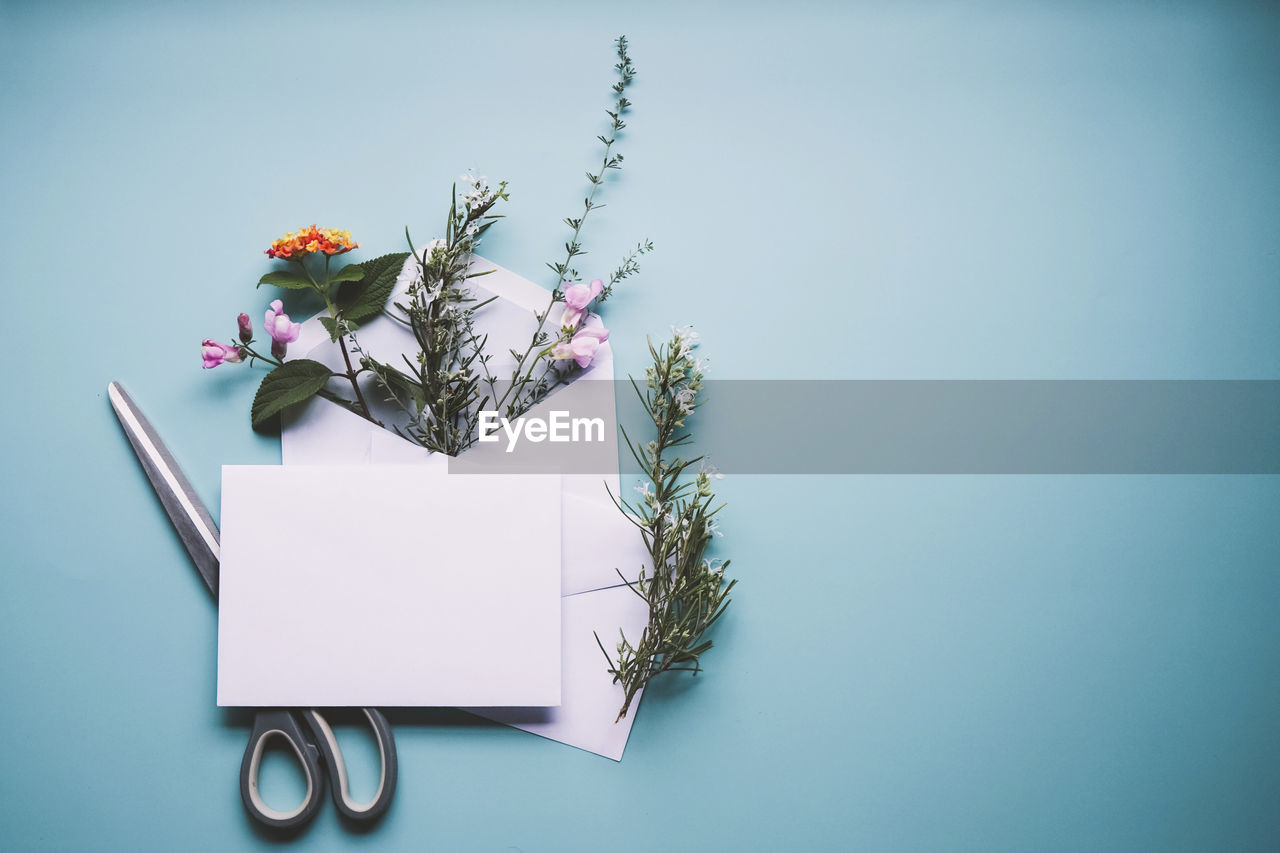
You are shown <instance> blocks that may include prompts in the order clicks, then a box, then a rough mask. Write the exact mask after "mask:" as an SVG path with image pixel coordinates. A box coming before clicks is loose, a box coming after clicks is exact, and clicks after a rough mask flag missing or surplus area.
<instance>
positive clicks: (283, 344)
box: [271, 338, 289, 361]
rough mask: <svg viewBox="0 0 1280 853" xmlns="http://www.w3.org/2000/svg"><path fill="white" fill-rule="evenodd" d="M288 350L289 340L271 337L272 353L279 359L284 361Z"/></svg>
mask: <svg viewBox="0 0 1280 853" xmlns="http://www.w3.org/2000/svg"><path fill="white" fill-rule="evenodd" d="M288 351H289V342H288V341H282V340H278V339H276V338H272V339H271V355H272V356H273V357H274V358H275V359H276V360H277V361H284V354H285V353H286V352H288Z"/></svg>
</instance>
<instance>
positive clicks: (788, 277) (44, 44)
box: [0, 2, 1280, 851]
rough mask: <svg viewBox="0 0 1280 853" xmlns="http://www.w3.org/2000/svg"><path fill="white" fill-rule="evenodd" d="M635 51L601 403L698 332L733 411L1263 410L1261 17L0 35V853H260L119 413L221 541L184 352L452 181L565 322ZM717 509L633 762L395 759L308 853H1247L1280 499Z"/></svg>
mask: <svg viewBox="0 0 1280 853" xmlns="http://www.w3.org/2000/svg"><path fill="white" fill-rule="evenodd" d="M620 32H626V33H627V34H628V35H629V36H630V37H631V39H632V42H633V55H634V57H635V60H636V64H637V65H638V67H639V70H640V77H639V79H638V80H637V82H636V85H635V89H634V96H633V100H634V102H635V108H634V110H633V112H632V114H631V117H630V118H631V127H630V128H629V129H628V131H627V134H626V136H625V138H624V139H623V141H622V142H621V144H620V146H619V147H620V150H621V151H622V152H623V153H624V154H625V155H626V158H627V159H626V169H625V171H623V172H622V173H621V176H620V179H619V180H617V181H615V182H613V183H611V184H610V185H609V186H608V187H607V188H606V190H605V192H604V197H603V200H604V201H605V202H607V203H608V204H609V206H608V207H607V208H605V209H604V210H601V211H599V214H600V216H599V218H598V219H596V220H594V221H592V222H590V223H589V225H588V230H587V233H586V240H587V243H588V248H589V249H590V250H591V251H592V254H591V255H590V256H588V259H587V261H588V263H584V264H583V267H582V268H583V271H584V272H587V273H588V274H599V273H601V272H604V271H607V270H608V269H610V268H611V267H612V264H614V263H616V259H617V258H618V257H620V256H621V254H622V252H623V251H624V250H625V249H626V248H627V247H628V245H630V244H632V243H634V242H635V241H636V240H638V239H640V238H643V237H651V238H652V239H653V240H654V241H655V242H656V244H657V247H658V251H657V252H656V253H655V254H654V255H653V256H652V258H651V259H649V260H647V261H646V263H645V264H644V271H643V274H642V276H641V278H640V279H638V280H636V281H635V282H634V285H632V284H631V283H628V286H627V288H626V290H625V292H620V294H619V295H618V297H617V298H616V301H614V302H611V303H610V304H609V305H608V306H607V308H608V309H609V311H608V315H607V316H608V323H609V325H610V326H611V327H612V328H613V329H614V338H613V340H614V342H615V351H616V353H617V354H618V358H619V361H620V364H621V367H622V368H623V370H624V371H631V372H637V371H639V370H640V369H642V368H643V365H644V362H645V355H644V345H643V344H644V336H645V335H646V334H649V333H658V334H661V333H662V332H664V331H665V330H666V328H667V326H668V325H669V324H672V323H684V322H693V323H695V324H696V325H697V327H698V328H699V329H700V330H701V332H702V334H703V339H704V354H706V355H709V356H710V357H711V360H712V368H713V375H714V376H717V377H721V378H785V377H792V376H798V377H810V378H934V379H953V378H1032V379H1035V378H1046V379H1052V378H1072V379H1081V378H1268V379H1276V378H1280V336H1277V334H1276V322H1277V318H1278V317H1280V255H1278V254H1277V252H1278V250H1280V233H1278V232H1280V168H1278V167H1277V161H1276V153H1277V151H1280V98H1277V97H1276V93H1277V91H1280V8H1278V7H1277V6H1276V5H1275V4H1259V5H1258V6H1249V5H1241V4H1234V3H1206V4H1191V3H1160V4H1156V3H1103V2H1098V3H1078V4H1063V5H1061V6H1048V5H1028V4H1014V3H982V4H965V5H964V6H960V5H959V4H956V5H945V4H940V3H882V4H836V3H831V4H819V3H809V2H790V3H786V4H778V5H776V6H765V5H755V4H749V3H748V4H742V3H739V4H735V5H734V6H732V7H728V6H725V7H714V6H709V5H706V6H704V5H701V4H697V3H692V2H680V3H672V4H658V5H655V4H644V5H643V6H641V5H640V4H635V5H634V6H623V5H620V4H618V5H606V4H599V3H583V4H581V5H573V4H567V3H566V4H558V5H555V6H548V7H534V6H531V5H526V4H517V3H510V4H508V3H502V2H490V3H485V4H448V5H443V4H442V5H440V6H439V7H428V6H426V5H419V4H403V5H393V4H387V3H374V4H328V3H305V4H304V3H290V4H270V5H265V4H264V5H262V6H261V7H259V6H258V5H257V4H242V5H228V6H223V7H218V8H213V7H206V6H200V5H195V4H188V3H158V2H157V3H150V4H132V5H122V4H109V3H56V4H55V3H40V4H37V3H30V4H25V3H16V2H5V3H3V4H0V83H2V89H0V115H2V116H3V118H2V119H0V199H3V201H2V202H0V234H3V247H4V283H3V293H4V297H3V298H4V308H5V316H6V322H5V324H4V325H5V331H4V343H5V349H6V355H7V363H8V368H9V369H8V370H7V371H5V374H4V378H3V395H4V403H3V411H4V414H5V417H4V424H5V425H4V428H3V429H4V441H3V444H2V445H0V470H2V471H3V481H4V484H3V489H2V490H0V513H2V514H0V535H2V536H3V539H2V540H0V544H2V545H3V560H2V562H3V570H2V571H0V649H2V652H0V655H2V657H0V685H3V690H4V694H3V699H4V701H3V702H2V703H0V733H3V736H4V739H5V747H4V750H3V754H4V760H3V773H2V776H0V778H2V779H3V781H0V840H3V842H4V843H3V845H0V846H5V847H7V848H9V849H37V848H64V849H112V848H118V849H139V850H141V849H156V850H170V849H209V850H227V849H243V848H248V847H252V846H269V845H270V844H271V839H269V838H268V837H267V836H264V835H260V834H258V833H257V832H256V831H255V830H254V829H253V828H252V827H251V825H250V824H249V822H248V821H247V819H246V818H245V816H244V814H243V813H242V811H241V806H240V802H239V793H238V789H237V785H236V774H237V772H238V769H239V763H240V755H241V751H242V749H243V746H244V740H245V737H246V735H247V721H246V720H245V719H244V717H243V716H240V715H237V714H232V713H224V712H222V711H220V710H219V709H218V708H216V707H215V705H214V665H215V658H214V638H215V630H216V616H215V611H214V607H213V606H212V604H211V602H210V601H209V600H208V597H207V596H206V594H205V593H204V591H203V589H202V587H201V586H200V584H199V581H198V579H197V576H196V574H195V572H194V571H193V570H192V569H191V567H190V565H189V563H188V561H187V559H186V557H185V555H184V553H183V551H182V550H181V547H180V545H179V544H178V542H177V540H176V538H175V537H174V536H173V535H172V533H171V532H170V530H169V527H168V524H167V522H166V521H165V519H164V517H163V515H162V514H161V512H160V510H159V508H158V505H157V503H156V501H155V499H154V498H153V496H152V494H151V492H150V490H149V488H148V486H147V484H146V482H145V481H144V480H143V478H142V476H141V474H140V472H139V470H138V468H137V465H136V463H135V461H134V458H133V456H132V453H131V452H130V450H129V448H128V446H127V444H126V443H125V441H124V440H123V438H122V436H121V434H120V431H119V428H118V427H117V425H116V423H115V420H114V418H113V416H112V415H111V413H110V409H109V407H108V405H107V402H106V400H105V394H104V391H105V386H106V384H107V382H108V381H109V380H111V379H120V380H123V381H124V382H125V383H126V385H127V387H128V388H129V389H130V390H131V391H132V392H133V394H134V396H135V397H136V398H137V399H138V401H139V402H140V404H141V405H142V406H143V408H144V409H145V410H146V411H147V412H148V413H149V415H150V416H151V418H152V420H153V421H154V422H155V424H156V425H157V427H158V428H159V429H160V431H161V432H162V433H163V435H164V436H165V437H166V439H167V440H168V441H169V443H170V445H171V447H172V449H173V451H174V453H175V454H176V455H177V456H178V457H179V458H180V459H181V460H182V462H183V463H184V466H185V468H186V470H187V472H188V474H189V475H190V477H191V479H192V480H193V482H194V483H195V485H196V487H197V488H198V490H199V491H200V493H201V495H202V496H204V498H205V499H206V501H207V502H209V503H210V505H211V506H214V507H216V506H217V501H218V496H219V486H218V478H219V466H220V465H222V464H223V463H271V462H273V461H276V460H278V458H279V455H278V454H279V448H278V442H277V441H275V440H272V439H270V438H265V437H261V436H257V435H255V434H253V433H252V432H251V431H250V430H249V425H248V414H247V413H248V406H249V401H250V399H251V397H252V394H253V390H254V387H255V384H256V376H250V375H249V371H246V370H245V369H231V368H223V369H220V370H218V371H210V372H203V371H201V370H200V367H199V361H198V357H197V349H198V344H199V341H200V339H201V338H203V337H206V336H213V337H220V338H226V337H229V336H230V335H231V334H232V333H233V331H234V318H235V315H236V314H237V313H238V312H240V311H247V312H249V313H250V314H252V315H253V316H254V317H260V316H261V312H262V311H263V310H264V307H265V303H266V301H267V300H268V298H270V297H273V296H274V295H275V294H268V293H266V292H260V291H255V290H254V287H253V285H254V282H255V281H256V280H257V278H258V277H259V276H260V275H261V274H262V273H263V272H264V271H266V270H267V269H268V268H269V265H268V262H267V260H266V259H265V258H264V257H263V255H262V250H263V249H264V248H265V247H266V245H267V243H268V242H269V241H270V240H271V239H272V238H273V237H275V236H277V235H278V234H280V233H282V232H284V231H286V230H292V229H294V228H297V227H298V226H300V225H304V224H308V223H311V222H318V223H320V224H322V225H334V226H339V227H345V228H350V229H351V230H352V232H353V233H354V235H355V236H356V238H357V239H358V240H359V241H360V242H361V243H362V244H363V248H362V250H361V251H360V253H358V255H356V256H355V257H371V256H372V255H374V254H380V253H382V252H385V251H393V250H399V249H400V248H401V246H402V242H401V234H402V233H403V228H404V226H405V225H408V226H410V227H411V228H412V229H413V232H414V234H415V235H417V236H420V237H422V238H427V237H429V236H433V235H432V233H431V232H432V230H433V228H434V227H435V223H437V222H439V221H440V219H441V217H442V213H443V205H444V204H445V202H446V193H447V190H448V185H449V183H450V181H452V180H453V179H454V177H455V176H456V175H457V174H458V173H459V172H461V171H462V170H463V169H465V168H467V167H469V166H475V167H477V168H478V170H479V171H480V172H482V173H484V174H486V175H488V176H489V177H490V178H491V179H492V180H497V179H499V178H505V179H507V180H509V181H511V192H512V201H511V203H510V205H509V208H508V211H507V212H508V213H509V214H510V218H509V219H508V220H506V221H505V222H504V223H503V224H502V225H501V226H500V227H499V228H497V229H495V230H494V231H493V232H492V237H491V238H490V239H488V240H487V243H486V245H485V247H484V251H485V253H486V254H488V255H489V256H490V257H492V258H493V259H494V260H496V261H498V262H499V263H502V264H504V265H506V266H508V267H510V268H512V269H515V270H517V271H520V272H522V273H524V274H526V275H529V276H531V277H535V278H537V279H538V280H539V281H544V282H546V283H547V284H548V285H549V284H550V283H551V282H550V280H549V278H548V276H547V275H546V273H545V269H544V267H543V266H542V265H543V263H544V262H545V261H548V260H552V259H555V258H558V257H559V254H560V251H561V250H560V245H561V243H562V241H563V240H564V238H565V228H564V226H563V225H562V224H561V223H560V220H561V219H562V218H563V217H565V216H568V215H571V214H573V213H574V212H575V211H576V210H577V206H578V205H579V203H580V199H581V197H582V194H583V190H584V181H583V178H582V174H583V172H584V170H585V169H587V168H588V167H589V166H590V165H591V164H592V163H593V161H594V159H595V157H596V155H597V152H596V143H595V142H594V136H595V134H597V133H600V132H603V131H604V129H605V118H604V116H603V113H602V112H601V108H602V106H603V105H604V104H605V102H606V98H607V95H608V90H607V86H608V85H609V84H610V83H611V78H610V70H609V66H610V64H611V62H612V52H611V46H610V40H611V39H612V37H613V36H615V35H616V34H618V33H620ZM593 260H594V261H597V262H598V263H597V264H595V265H592V264H591V263H590V261H593ZM706 417H708V418H711V417H715V415H714V409H713V408H709V409H707V410H706ZM835 430H838V425H833V431H835ZM777 440H778V441H780V442H781V441H786V436H778V438H777ZM761 452H768V448H767V447H762V448H761ZM721 485H722V487H723V488H722V491H723V495H724V497H726V498H727V499H728V501H729V504H730V505H729V509H728V510H727V512H726V515H725V519H724V528H725V530H726V531H727V534H728V535H727V537H726V538H725V539H724V540H721V545H722V550H723V551H724V553H725V554H726V555H727V556H732V557H733V558H734V568H735V569H736V572H735V573H736V575H737V576H738V577H740V578H741V579H742V582H741V587H740V589H739V591H738V593H737V595H736V597H735V602H734V604H733V607H732V608H731V609H730V613H729V615H728V616H727V617H726V619H725V621H724V623H723V624H722V626H721V627H720V628H719V629H718V634H717V635H716V639H717V641H718V644H717V648H716V649H715V650H714V651H713V652H712V653H711V654H710V655H709V656H708V658H707V660H706V664H707V672H706V673H705V675H704V676H700V677H698V678H697V679H693V680H690V679H687V678H680V679H676V678H673V679H670V680H668V681H667V682H666V683H663V684H661V685H657V686H655V687H654V689H653V690H652V691H651V692H650V694H649V695H647V696H646V697H645V700H644V704H643V706H642V707H641V709H640V711H639V717H638V721H637V723H636V727H635V730H634V734H633V735H632V738H631V742H630V745H629V747H628V749H627V754H626V758H625V760H624V761H623V762H622V763H621V764H614V763H613V762H611V761H607V760H605V759H602V758H599V757H596V756H592V755H589V754H587V753H583V752H579V751H577V750H573V749H570V748H568V747H564V746H561V745H557V744H554V743H551V742H548V741H544V740H541V739H538V738H534V737H530V736H528V735H526V734H523V733H520V732H517V731H514V730H509V729H504V728H500V727H497V726H491V725H488V724H484V723H479V722H475V721H472V720H471V719H470V718H467V717H465V716H463V715H461V714H457V713H453V712H436V713H432V714H426V715H419V716H416V717H412V718H403V717H402V718H400V719H398V720H397V722H399V723H400V725H399V726H398V729H397V736H398V738H399V745H400V755H401V762H402V765H401V766H402V774H401V784H400V790H399V793H398V799H397V801H396V803H395V805H394V807H393V811H392V812H391V814H390V815H389V817H388V819H387V820H386V822H385V823H384V824H383V825H382V826H380V827H379V828H377V829H376V830H375V831H374V832H372V833H369V834H366V835H360V834H352V833H350V832H348V831H346V830H345V829H344V828H343V827H342V826H340V825H339V823H338V820H337V818H336V817H335V815H334V812H333V810H332V809H331V808H326V809H325V811H324V813H323V814H322V816H321V817H320V819H319V820H318V822H317V823H316V824H315V825H314V826H313V827H312V828H311V829H310V831H309V832H308V833H306V834H305V835H303V836H302V837H301V838H299V839H297V840H296V841H295V842H294V843H295V844H296V845H297V846H298V848H299V849H330V848H346V847H366V846H367V847H373V848H385V849H397V848H413V849H438V850H505V849H520V850H526V851H533V850H546V851H554V850H585V851H595V850H631V849H634V850H642V849H666V848H671V849H677V850H698V849H726V850H730V849H733V850H737V849H783V848H791V849H806V850H813V849H846V848H855V847H856V848H859V849H893V850H938V849H954V850H984V851H985V850H1014V849H1020V850H1027V849H1035V850H1051V849H1064V850H1078V849H1092V850H1134V849H1160V850H1184V849H1185V850H1203V849H1241V850H1247V849H1274V846H1275V844H1276V839H1277V837H1278V834H1280V810H1277V809H1276V802H1277V796H1278V795H1280V630H1278V622H1277V617H1278V616H1280V525H1278V524H1277V510H1278V509H1280V481H1277V479H1276V478H1274V477H830V478H822V477H813V478H800V477H796V478H787V477H774V478H767V477H759V478H750V477H738V478H729V479H726V480H725V481H723V483H722V484H721ZM326 513H327V518H328V519H330V521H331V523H333V524H341V511H340V509H339V508H337V507H334V508H332V509H330V510H326ZM283 544H284V545H285V546H287V543H283ZM326 627H327V626H317V630H323V629H325V628H326ZM346 739H347V740H349V741H353V743H352V747H351V748H352V749H357V748H358V747H359V746H360V741H359V740H358V738H356V737H355V735H354V734H352V733H351V732H347V733H346ZM364 746H365V749H364V751H361V752H360V756H361V760H360V761H359V762H358V763H359V764H360V767H359V768H358V770H359V771H360V776H361V778H360V784H361V786H363V789H364V790H366V791H367V790H368V789H369V787H370V786H371V784H372V783H371V770H370V767H369V761H368V750H367V744H364ZM357 751H359V750H357ZM264 784H266V785H267V787H268V788H269V789H270V790H269V794H270V795H271V796H272V797H278V798H282V799H280V800H279V802H281V803H283V802H285V801H287V799H288V796H289V794H290V792H291V790H292V789H293V788H294V787H295V786H296V779H294V778H292V777H291V776H290V771H289V770H288V769H287V767H284V766H283V765H282V764H279V763H273V764H272V765H271V766H270V767H268V774H267V779H266V780H265V783H264Z"/></svg>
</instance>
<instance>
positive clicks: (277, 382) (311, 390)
mask: <svg viewBox="0 0 1280 853" xmlns="http://www.w3.org/2000/svg"><path fill="white" fill-rule="evenodd" d="M332 375H333V372H332V371H331V370H329V368H327V367H325V366H324V365H323V364H321V363H320V362H318V361H312V360H311V359H309V358H299V359H296V360H294V361H286V362H285V363H284V364H283V365H282V366H280V367H277V368H276V369H275V370H273V371H271V372H270V373H268V374H267V375H266V376H265V377H263V379H262V384H261V385H259V386H258V393H257V394H255V395H254V398H253V408H252V409H251V410H250V412H251V415H252V418H253V428H254V429H261V428H262V427H263V426H265V425H266V423H267V422H268V421H269V420H270V419H271V418H272V417H273V416H275V415H277V414H279V412H280V410H281V409H283V408H284V407H285V406H291V405H293V404H294V403H301V402H302V401H303V400H309V399H310V398H312V397H314V396H315V395H316V394H317V393H318V392H319V391H320V389H321V388H323V387H324V386H325V383H326V382H328V381H329V377H330V376H332Z"/></svg>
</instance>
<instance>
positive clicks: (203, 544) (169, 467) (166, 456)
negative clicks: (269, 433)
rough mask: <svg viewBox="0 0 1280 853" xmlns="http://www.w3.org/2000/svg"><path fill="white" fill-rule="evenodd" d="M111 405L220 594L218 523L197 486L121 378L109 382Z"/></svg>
mask: <svg viewBox="0 0 1280 853" xmlns="http://www.w3.org/2000/svg"><path fill="white" fill-rule="evenodd" d="M107 396H108V397H110V398H111V407H112V408H113V409H115V410H116V417H118V418H119V419H120V425H121V426H123V427H124V434H125V436H127V437H128V439H129V443H130V444H132V445H133V452H134V453H136V454H137V455H138V461H139V462H141V463H142V470H143V471H145V472H146V474H147V479H148V480H150V481H151V486H152V488H154V489H155V490H156V495H158V496H159V498H160V504H161V506H163V507H164V511H165V514H166V515H168V516H169V521H171V522H172V523H173V526H174V528H175V529H176V530H177V531H178V538H179V539H181V540H182V544H183V545H185V546H186V548H187V553H189V554H190V555H191V560H192V562H194V563H195V564H196V569H198V570H199V572H200V577H202V578H204V582H205V585H206V586H208V587H209V591H210V592H212V593H213V596H214V598H217V597H218V554H219V544H218V526H217V525H216V524H214V523H213V517H212V516H210V515H209V510H208V509H206V508H205V505H204V503H203V502H202V501H201V500H200V496H199V495H197V494H196V490H195V489H193V488H192V487H191V483H190V481H188V480H187V477H186V475H185V474H183V473H182V469H181V468H180V467H178V463H177V462H176V461H175V460H174V458H173V455H172V454H170V453H169V448H167V447H165V446H164V442H163V441H161V440H160V436H159V435H158V434H157V433H156V431H155V428H154V427H152V426H151V423H150V421H148V420H147V419H146V417H145V416H144V415H143V414H142V412H141V411H139V410H138V406H137V404H135V403H134V402H133V400H132V399H131V398H130V397H129V395H128V394H127V393H125V390H124V389H123V388H121V387H120V383H119V382H112V383H111V384H109V385H108V386H107Z"/></svg>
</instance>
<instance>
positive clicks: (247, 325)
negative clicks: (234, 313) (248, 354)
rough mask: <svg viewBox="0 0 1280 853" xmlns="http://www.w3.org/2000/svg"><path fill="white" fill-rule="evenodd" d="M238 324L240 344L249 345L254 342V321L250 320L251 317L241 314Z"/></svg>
mask: <svg viewBox="0 0 1280 853" xmlns="http://www.w3.org/2000/svg"><path fill="white" fill-rule="evenodd" d="M236 322H238V323H239V324H240V343H242V344H247V343H249V341H251V340H253V321H251V320H250V319H249V315H248V314H241V315H240V316H239V317H237V318H236Z"/></svg>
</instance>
